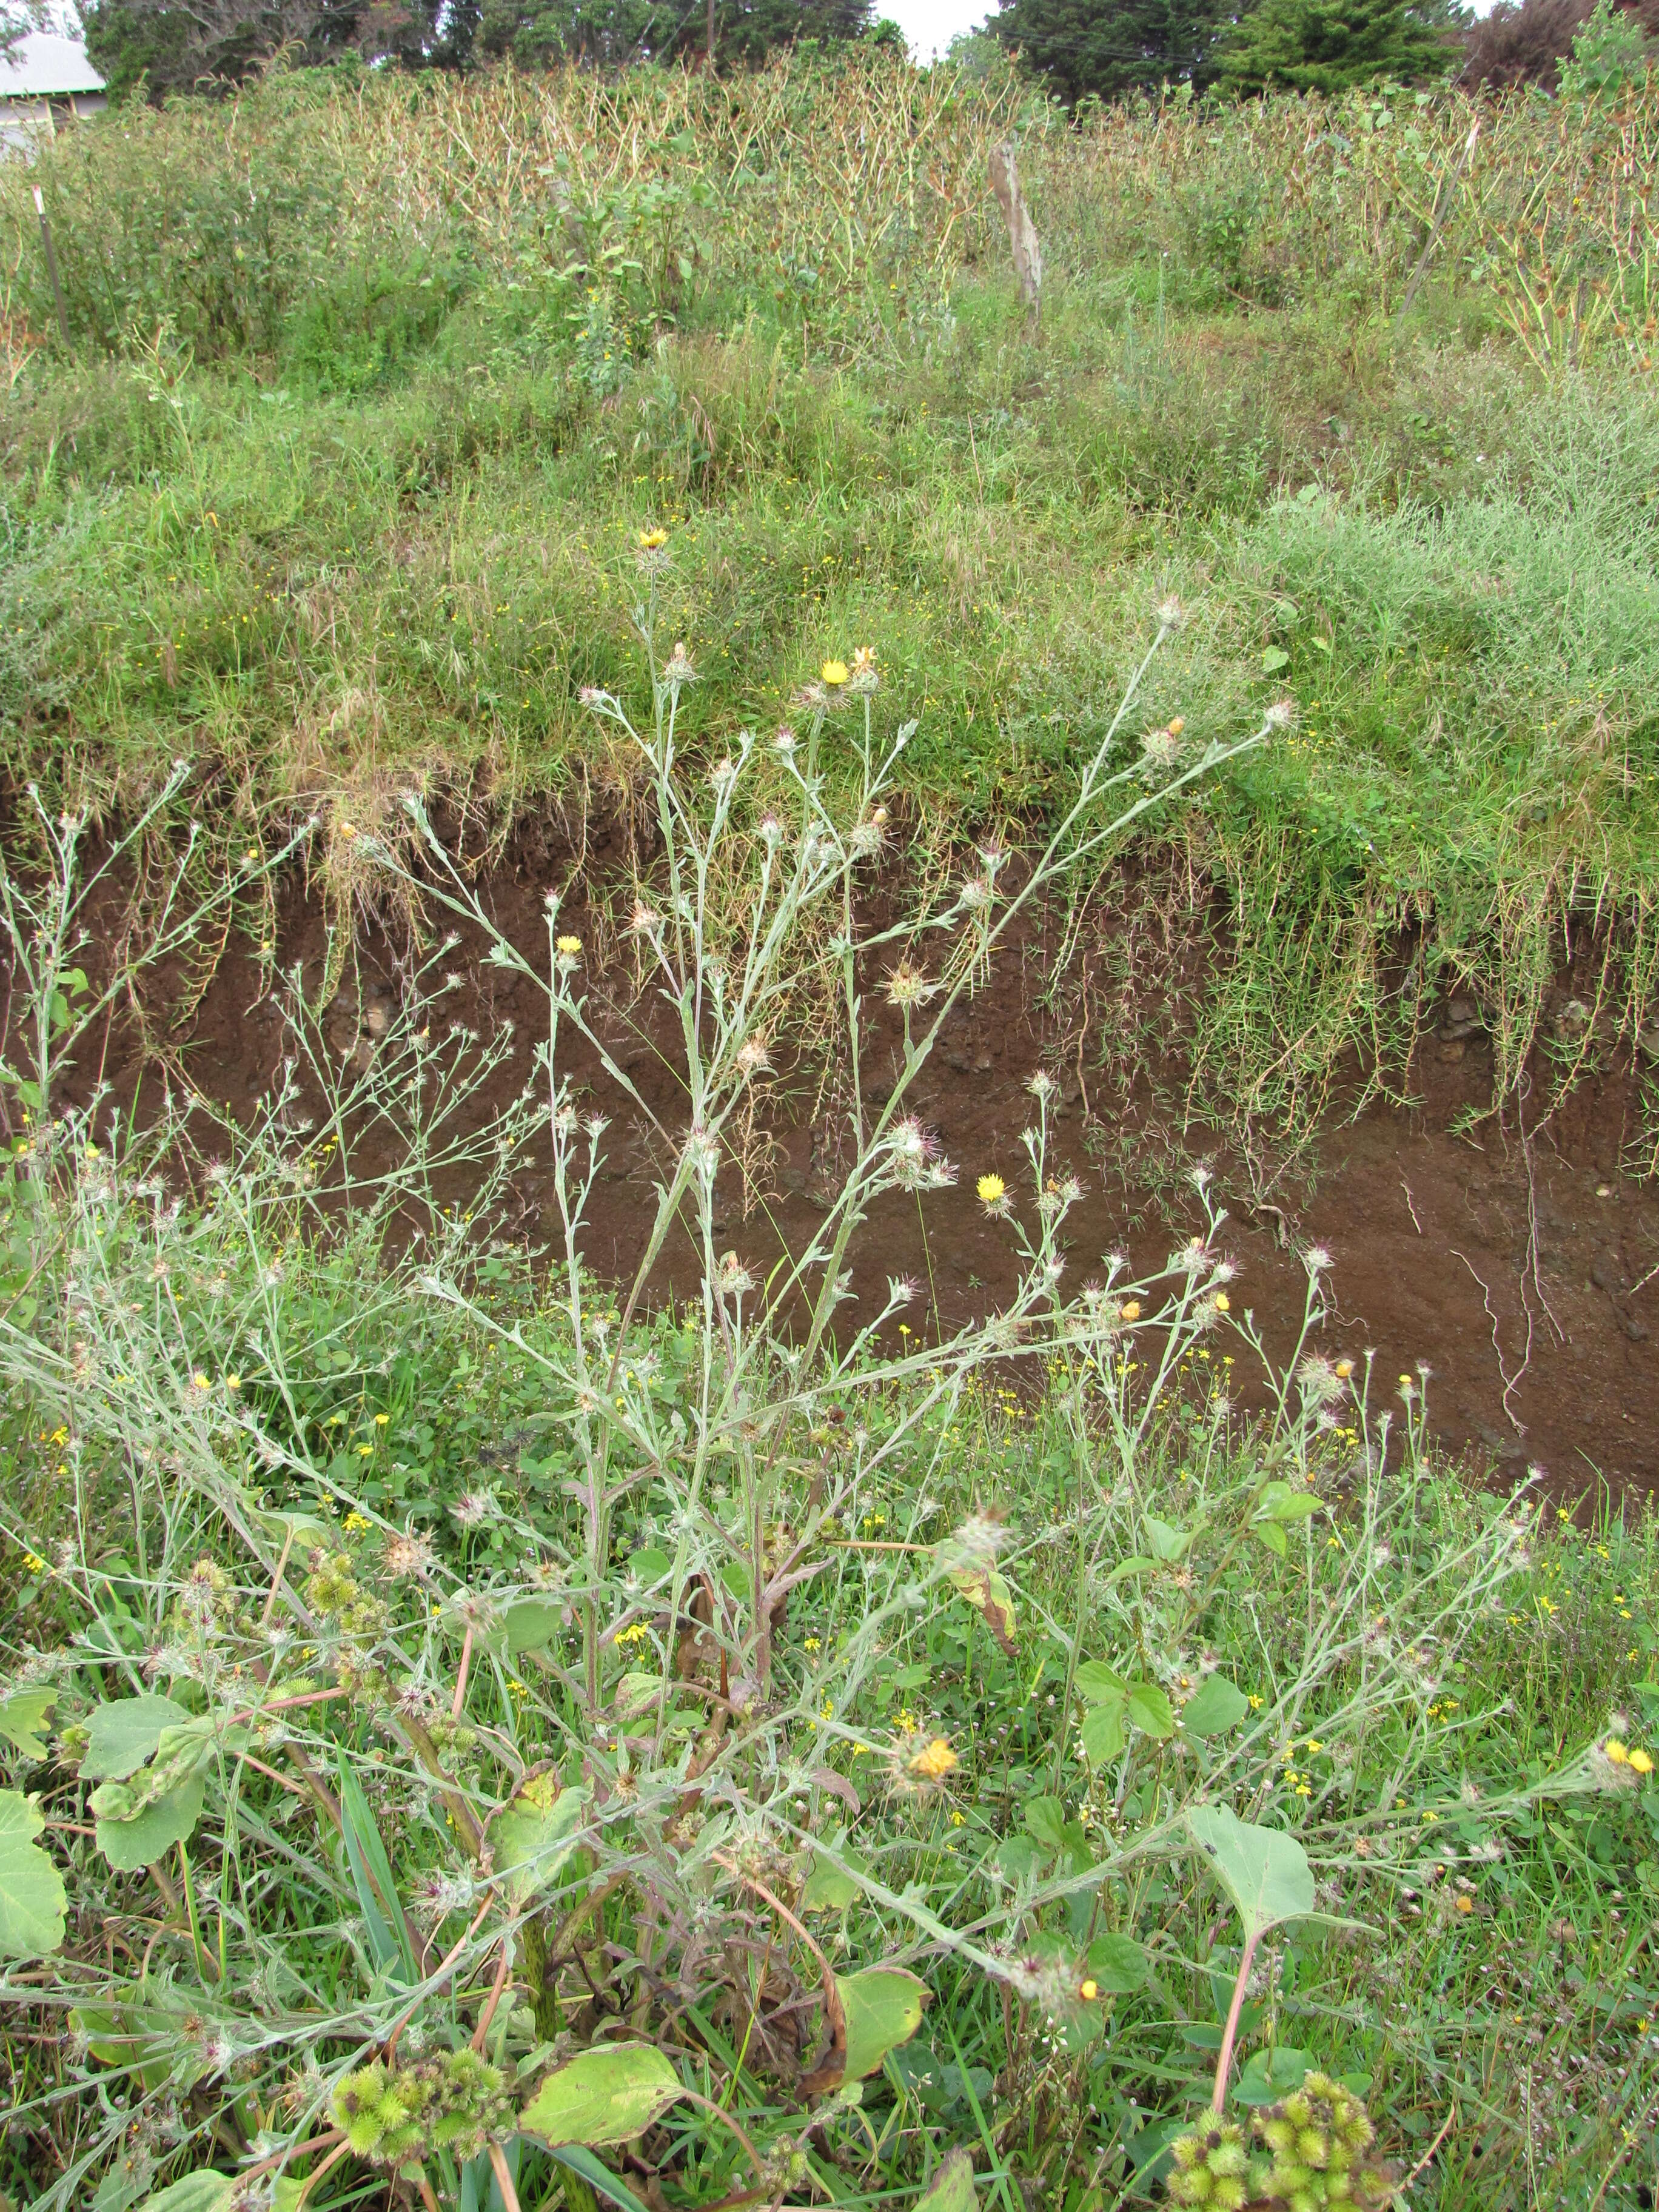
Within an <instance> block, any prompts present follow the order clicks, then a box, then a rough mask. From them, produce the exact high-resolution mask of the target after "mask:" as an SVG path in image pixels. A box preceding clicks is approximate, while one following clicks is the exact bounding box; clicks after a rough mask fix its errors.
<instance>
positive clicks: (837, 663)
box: [818, 660, 847, 691]
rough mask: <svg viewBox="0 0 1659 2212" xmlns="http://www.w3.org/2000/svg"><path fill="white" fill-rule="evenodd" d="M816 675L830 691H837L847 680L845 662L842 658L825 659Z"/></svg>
mask: <svg viewBox="0 0 1659 2212" xmlns="http://www.w3.org/2000/svg"><path fill="white" fill-rule="evenodd" d="M818 675H819V677H820V678H821V679H822V680H823V682H824V683H825V684H828V685H829V689H830V690H832V691H839V690H840V689H841V687H842V684H845V683H846V681H847V663H846V662H845V661H844V660H826V661H825V662H824V664H823V667H822V668H820V669H819V671H818Z"/></svg>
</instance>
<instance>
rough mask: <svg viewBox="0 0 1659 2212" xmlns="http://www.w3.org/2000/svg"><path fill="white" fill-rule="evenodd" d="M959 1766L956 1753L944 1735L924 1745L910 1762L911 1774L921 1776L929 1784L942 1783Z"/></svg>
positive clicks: (937, 1736)
mask: <svg viewBox="0 0 1659 2212" xmlns="http://www.w3.org/2000/svg"><path fill="white" fill-rule="evenodd" d="M958 1764H959V1761H958V1760H957V1755H956V1753H955V1752H953V1751H952V1750H951V1747H950V1744H949V1742H948V1741H946V1739H945V1737H944V1736H942V1735H936V1736H935V1737H934V1738H933V1741H932V1742H931V1743H929V1744H926V1745H924V1746H923V1747H922V1748H921V1750H920V1751H919V1752H917V1753H916V1755H915V1758H914V1759H911V1760H910V1762H909V1765H910V1771H911V1773H912V1774H919V1775H921V1777H922V1778H923V1779H924V1780H925V1781H927V1782H942V1781H943V1780H944V1779H945V1776H946V1775H947V1774H951V1773H953V1772H954V1771H956V1768H957V1765H958Z"/></svg>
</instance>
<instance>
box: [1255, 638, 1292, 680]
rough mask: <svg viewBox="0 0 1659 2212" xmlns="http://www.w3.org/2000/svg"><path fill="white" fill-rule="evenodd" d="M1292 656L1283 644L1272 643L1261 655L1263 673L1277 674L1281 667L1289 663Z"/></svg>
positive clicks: (1267, 674)
mask: <svg viewBox="0 0 1659 2212" xmlns="http://www.w3.org/2000/svg"><path fill="white" fill-rule="evenodd" d="M1290 658H1291V656H1290V654H1289V653H1286V652H1285V648H1284V647H1283V646H1282V645H1270V646H1269V647H1267V651H1266V652H1265V653H1263V654H1262V656H1261V672H1262V674H1263V675H1264V676H1277V675H1278V673H1279V670H1280V669H1281V668H1285V667H1287V666H1288V665H1289V664H1290Z"/></svg>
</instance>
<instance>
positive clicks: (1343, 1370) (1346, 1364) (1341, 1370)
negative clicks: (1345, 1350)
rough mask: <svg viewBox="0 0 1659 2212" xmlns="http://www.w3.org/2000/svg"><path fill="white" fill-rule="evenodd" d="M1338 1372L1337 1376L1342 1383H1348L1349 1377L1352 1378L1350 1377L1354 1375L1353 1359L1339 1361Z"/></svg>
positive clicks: (1337, 1364)
mask: <svg viewBox="0 0 1659 2212" xmlns="http://www.w3.org/2000/svg"><path fill="white" fill-rule="evenodd" d="M1336 1371H1337V1375H1338V1376H1339V1378H1340V1380H1341V1381H1342V1382H1344V1383H1346V1381H1347V1379H1348V1377H1349V1376H1350V1375H1352V1373H1353V1362H1352V1359H1339V1360H1338V1361H1337V1363H1336Z"/></svg>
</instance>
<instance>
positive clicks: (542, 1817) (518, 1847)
mask: <svg viewBox="0 0 1659 2212" xmlns="http://www.w3.org/2000/svg"><path fill="white" fill-rule="evenodd" d="M547 1779H548V1778H546V1777H544V1778H543V1780H544V1782H545V1781H546V1780H547ZM586 1803H587V1791H586V1790H585V1789H569V1790H560V1789H558V1787H557V1784H556V1779H555V1781H554V1788H553V1790H552V1791H551V1792H549V1791H547V1790H544V1789H543V1788H542V1787H541V1786H540V1785H539V1784H536V1783H532V1784H531V1785H530V1788H529V1789H528V1790H526V1792H525V1793H524V1795H523V1796H519V1797H515V1798H514V1799H513V1802H512V1803H511V1804H510V1805H509V1806H507V1808H506V1810H505V1811H504V1812H501V1813H498V1814H496V1815H495V1819H494V1820H492V1821H491V1822H490V1824H489V1840H490V1842H491V1844H493V1845H494V1846H495V1871H496V1873H497V1874H498V1875H501V1879H502V1886H503V1887H504V1888H505V1890H506V1892H507V1902H508V1903H509V1904H510V1905H512V1907H513V1911H515V1912H516V1911H519V1910H520V1908H521V1907H522V1906H524V1905H527V1904H528V1903H529V1901H530V1899H532V1897H533V1896H534V1895H535V1894H536V1893H537V1891H538V1890H539V1889H545V1888H546V1887H547V1885H548V1884H549V1882H550V1881H552V1879H553V1877H554V1875H556V1874H557V1873H558V1871H559V1869H560V1868H561V1867H562V1866H563V1864H564V1863H565V1861H566V1860H567V1859H568V1857H570V1854H571V1853H572V1851H574V1850H575V1848H576V1843H577V1838H578V1834H579V1832H580V1824H581V1816H582V1809H583V1808H584V1807H585V1806H586Z"/></svg>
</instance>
